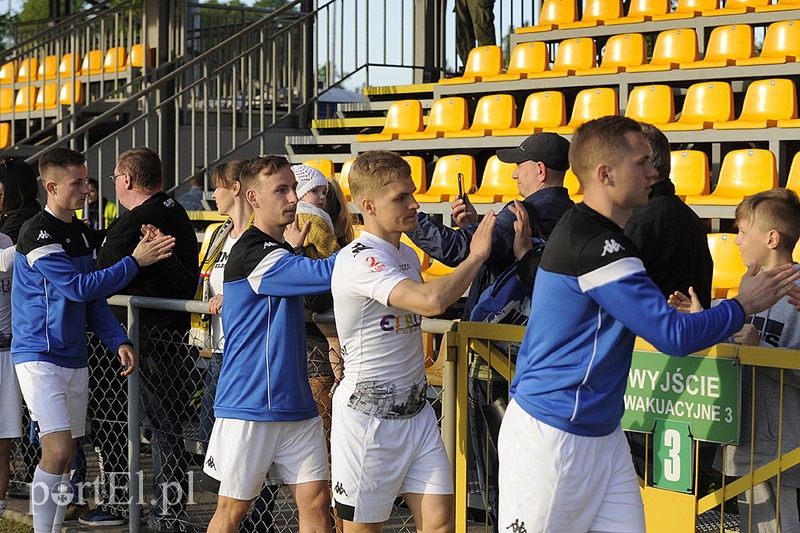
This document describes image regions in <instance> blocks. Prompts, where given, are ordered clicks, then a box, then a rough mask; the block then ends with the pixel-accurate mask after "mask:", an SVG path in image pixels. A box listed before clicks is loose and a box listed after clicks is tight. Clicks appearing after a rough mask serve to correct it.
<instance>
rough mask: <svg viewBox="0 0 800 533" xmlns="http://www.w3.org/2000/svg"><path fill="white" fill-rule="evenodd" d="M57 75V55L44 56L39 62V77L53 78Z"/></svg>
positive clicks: (41, 78)
mask: <svg viewBox="0 0 800 533" xmlns="http://www.w3.org/2000/svg"><path fill="white" fill-rule="evenodd" d="M57 76H58V56H45V58H44V60H43V61H42V62H41V63H40V64H39V79H40V80H54V79H56V77H57Z"/></svg>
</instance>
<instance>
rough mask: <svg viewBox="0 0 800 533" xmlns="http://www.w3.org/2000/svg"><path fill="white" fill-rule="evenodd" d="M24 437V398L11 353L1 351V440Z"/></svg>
mask: <svg viewBox="0 0 800 533" xmlns="http://www.w3.org/2000/svg"><path fill="white" fill-rule="evenodd" d="M21 436H22V398H21V397H20V395H19V383H18V382H17V371H16V370H14V361H13V360H12V359H11V352H9V351H8V350H4V351H0V439H15V438H17V437H21Z"/></svg>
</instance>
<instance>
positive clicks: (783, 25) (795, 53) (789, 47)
mask: <svg viewBox="0 0 800 533" xmlns="http://www.w3.org/2000/svg"><path fill="white" fill-rule="evenodd" d="M798 57H800V21H798V20H782V21H780V22H773V23H772V24H770V25H769V27H768V28H767V33H766V35H765V36H764V45H763V46H762V47H761V53H760V54H759V55H758V57H748V58H745V59H737V60H736V64H737V65H740V66H745V65H771V64H780V63H790V62H794V61H796V60H797V58H798Z"/></svg>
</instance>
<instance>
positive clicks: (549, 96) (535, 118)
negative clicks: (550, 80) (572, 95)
mask: <svg viewBox="0 0 800 533" xmlns="http://www.w3.org/2000/svg"><path fill="white" fill-rule="evenodd" d="M566 121H567V107H566V103H565V102H564V94H563V93H561V92H559V91H541V92H536V93H531V94H529V95H528V97H527V98H525V106H524V107H523V108H522V116H521V117H520V120H519V124H518V125H517V127H516V128H509V129H506V130H493V131H492V135H493V136H495V137H510V136H519V135H531V134H533V133H536V132H539V131H542V130H543V129H545V128H558V127H561V126H564V125H565V123H566Z"/></svg>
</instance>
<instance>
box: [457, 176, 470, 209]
mask: <svg viewBox="0 0 800 533" xmlns="http://www.w3.org/2000/svg"><path fill="white" fill-rule="evenodd" d="M458 197H459V198H461V199H462V200H464V203H467V201H468V200H467V195H466V194H464V174H462V173H461V172H459V173H458Z"/></svg>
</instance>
